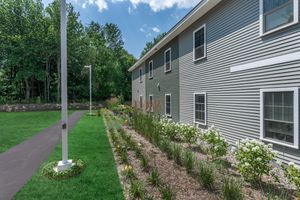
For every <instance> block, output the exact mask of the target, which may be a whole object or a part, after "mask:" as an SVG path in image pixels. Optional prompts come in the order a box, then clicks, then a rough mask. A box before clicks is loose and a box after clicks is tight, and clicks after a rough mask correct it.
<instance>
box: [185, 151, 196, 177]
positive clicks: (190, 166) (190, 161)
mask: <svg viewBox="0 0 300 200" xmlns="http://www.w3.org/2000/svg"><path fill="white" fill-rule="evenodd" d="M183 156H184V158H183V163H184V166H185V168H186V171H187V172H188V173H191V172H192V171H193V170H194V164H195V157H194V154H193V152H191V151H188V150H187V151H185V153H184V155H183Z"/></svg>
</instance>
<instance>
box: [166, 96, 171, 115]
mask: <svg viewBox="0 0 300 200" xmlns="http://www.w3.org/2000/svg"><path fill="white" fill-rule="evenodd" d="M165 115H166V116H167V117H171V116H172V113H171V94H166V95H165Z"/></svg>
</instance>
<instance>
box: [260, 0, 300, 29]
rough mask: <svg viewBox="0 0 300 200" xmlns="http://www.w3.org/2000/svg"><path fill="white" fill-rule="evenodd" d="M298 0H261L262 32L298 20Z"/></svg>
mask: <svg viewBox="0 0 300 200" xmlns="http://www.w3.org/2000/svg"><path fill="white" fill-rule="evenodd" d="M298 8H299V7H298V0H260V21H261V22H260V23H261V34H262V35H263V34H267V33H271V32H274V31H277V30H280V29H282V28H285V27H287V26H290V25H292V24H295V23H297V22H298V18H299V13H298Z"/></svg>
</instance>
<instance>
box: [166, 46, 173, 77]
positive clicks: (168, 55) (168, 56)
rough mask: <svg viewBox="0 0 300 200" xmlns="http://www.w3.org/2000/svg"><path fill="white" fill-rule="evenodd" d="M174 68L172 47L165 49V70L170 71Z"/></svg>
mask: <svg viewBox="0 0 300 200" xmlns="http://www.w3.org/2000/svg"><path fill="white" fill-rule="evenodd" d="M171 70H172V55H171V48H169V49H167V50H166V51H165V72H170V71H171Z"/></svg>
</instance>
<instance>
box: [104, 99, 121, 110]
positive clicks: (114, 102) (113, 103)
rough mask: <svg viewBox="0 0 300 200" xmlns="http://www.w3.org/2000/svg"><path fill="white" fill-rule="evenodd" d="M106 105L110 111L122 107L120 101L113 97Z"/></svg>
mask: <svg viewBox="0 0 300 200" xmlns="http://www.w3.org/2000/svg"><path fill="white" fill-rule="evenodd" d="M105 104H106V107H107V108H108V109H112V108H115V107H117V106H118V105H120V100H119V99H118V98H117V97H112V98H110V99H107V100H106V101H105Z"/></svg>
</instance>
